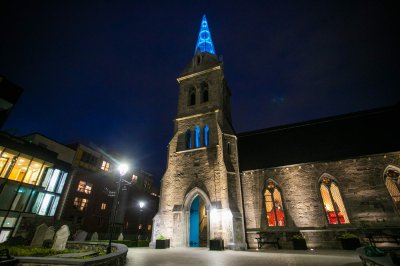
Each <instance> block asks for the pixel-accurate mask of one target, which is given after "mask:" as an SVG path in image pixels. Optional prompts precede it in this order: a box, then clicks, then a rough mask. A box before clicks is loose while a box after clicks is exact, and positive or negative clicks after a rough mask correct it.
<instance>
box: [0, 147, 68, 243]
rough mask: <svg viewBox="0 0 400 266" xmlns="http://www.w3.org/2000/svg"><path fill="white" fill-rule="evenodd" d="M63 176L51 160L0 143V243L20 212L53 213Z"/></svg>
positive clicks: (65, 173)
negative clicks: (47, 160)
mask: <svg viewBox="0 0 400 266" xmlns="http://www.w3.org/2000/svg"><path fill="white" fill-rule="evenodd" d="M67 175H68V173H67V172H65V171H62V170H60V169H57V168H55V167H54V165H53V164H52V163H49V162H46V161H44V160H41V159H39V158H35V157H33V156H29V155H27V154H24V153H20V152H18V151H15V150H11V149H7V148H5V147H3V146H0V199H1V200H0V230H1V231H0V243H2V242H4V241H6V240H7V239H8V238H9V237H10V236H11V235H12V234H13V232H14V230H15V229H16V226H17V224H18V223H19V219H20V218H21V215H22V214H24V213H26V214H27V213H31V214H36V215H41V216H54V214H55V212H56V210H57V206H58V202H59V199H60V196H61V193H62V190H63V187H64V184H65V180H66V178H67Z"/></svg>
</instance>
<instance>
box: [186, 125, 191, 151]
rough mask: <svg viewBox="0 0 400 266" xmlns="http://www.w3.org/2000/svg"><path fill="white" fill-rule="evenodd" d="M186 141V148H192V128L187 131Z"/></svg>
mask: <svg viewBox="0 0 400 266" xmlns="http://www.w3.org/2000/svg"><path fill="white" fill-rule="evenodd" d="M185 143H186V149H191V148H192V131H190V129H188V130H187V131H186V133H185Z"/></svg>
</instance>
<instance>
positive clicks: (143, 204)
mask: <svg viewBox="0 0 400 266" xmlns="http://www.w3.org/2000/svg"><path fill="white" fill-rule="evenodd" d="M145 205H146V202H144V201H139V208H140V214H139V233H138V240H140V236H141V230H143V228H142V227H143V225H142V213H143V207H144V206H145ZM138 244H139V242H138Z"/></svg>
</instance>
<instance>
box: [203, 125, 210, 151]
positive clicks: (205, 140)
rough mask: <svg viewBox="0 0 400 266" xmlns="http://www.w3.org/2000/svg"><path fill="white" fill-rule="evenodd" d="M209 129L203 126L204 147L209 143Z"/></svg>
mask: <svg viewBox="0 0 400 266" xmlns="http://www.w3.org/2000/svg"><path fill="white" fill-rule="evenodd" d="M209 135H210V129H209V128H208V125H205V126H204V136H203V137H204V146H206V147H208V145H209V142H210V136H209Z"/></svg>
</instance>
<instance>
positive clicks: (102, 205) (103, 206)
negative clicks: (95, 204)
mask: <svg viewBox="0 0 400 266" xmlns="http://www.w3.org/2000/svg"><path fill="white" fill-rule="evenodd" d="M106 208H107V204H106V203H104V202H103V203H102V204H101V209H102V210H105V209H106Z"/></svg>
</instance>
